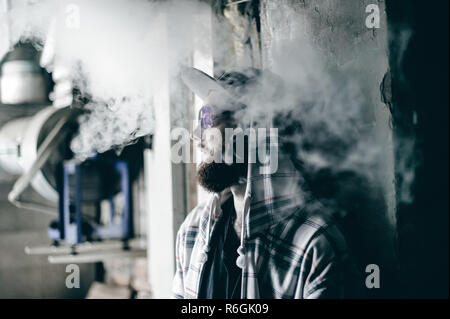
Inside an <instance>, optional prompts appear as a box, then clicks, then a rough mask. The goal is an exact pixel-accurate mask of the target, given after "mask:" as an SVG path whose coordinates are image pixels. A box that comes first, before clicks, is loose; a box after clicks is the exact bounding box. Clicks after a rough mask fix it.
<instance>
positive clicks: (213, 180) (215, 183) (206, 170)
mask: <svg viewBox="0 0 450 319" xmlns="http://www.w3.org/2000/svg"><path fill="white" fill-rule="evenodd" d="M247 166H248V164H245V163H233V164H231V165H228V164H226V163H216V162H212V163H201V164H200V165H199V167H198V170H197V177H198V182H199V184H200V185H201V186H202V187H203V188H205V189H206V190H207V191H209V192H215V193H220V192H221V191H223V190H224V189H226V188H228V187H230V186H233V185H235V184H237V183H238V182H239V179H240V178H241V177H246V176H247Z"/></svg>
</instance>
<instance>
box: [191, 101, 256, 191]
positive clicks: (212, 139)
mask: <svg viewBox="0 0 450 319" xmlns="http://www.w3.org/2000/svg"><path fill="white" fill-rule="evenodd" d="M204 105H209V106H210V107H211V110H213V122H212V127H210V128H202V127H201V124H200V123H199V124H198V126H197V127H196V128H195V131H194V134H195V135H197V136H201V139H199V140H198V142H197V147H199V148H200V150H201V156H202V157H201V163H200V165H199V167H198V170H197V177H198V181H199V183H200V185H201V186H203V187H204V188H205V189H206V190H208V191H210V192H216V193H218V192H221V191H223V190H224V189H226V188H228V187H230V186H232V185H234V184H237V183H238V181H239V179H240V178H241V177H245V176H246V174H247V164H246V163H245V162H244V163H236V160H235V158H233V163H232V164H227V163H224V161H223V156H221V155H222V154H224V153H225V128H235V127H236V124H235V120H234V118H233V115H232V114H229V113H227V112H226V106H225V105H223V104H222V105H221V102H220V101H217V99H214V98H213V97H211V96H208V98H206V99H205V100H204ZM224 112H225V113H224ZM199 122H200V121H199Z"/></svg>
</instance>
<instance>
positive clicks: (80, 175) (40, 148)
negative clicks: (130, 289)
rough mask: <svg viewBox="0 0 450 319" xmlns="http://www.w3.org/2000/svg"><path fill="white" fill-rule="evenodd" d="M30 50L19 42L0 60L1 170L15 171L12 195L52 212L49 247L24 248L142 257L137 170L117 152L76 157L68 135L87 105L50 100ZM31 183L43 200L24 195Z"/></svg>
mask: <svg viewBox="0 0 450 319" xmlns="http://www.w3.org/2000/svg"><path fill="white" fill-rule="evenodd" d="M33 50H34V48H32V47H31V46H30V45H27V44H20V45H17V46H16V47H15V49H14V50H12V51H11V52H10V53H8V54H7V55H6V57H5V58H3V59H2V61H1V63H0V84H1V85H0V118H1V121H0V169H1V170H3V171H4V172H6V173H7V174H10V175H11V176H18V179H17V180H16V182H15V184H14V186H13V188H12V190H11V192H10V193H9V194H8V199H9V201H10V202H11V203H13V204H14V205H16V206H18V207H21V208H26V209H29V210H32V211H35V212H37V213H45V214H50V215H52V216H54V220H53V222H52V223H51V225H49V228H48V230H47V233H48V236H49V239H51V241H52V245H50V246H38V247H26V248H25V252H26V253H27V254H29V255H36V254H37V255H42V254H44V255H49V261H50V262H52V263H67V262H75V261H76V262H97V261H102V260H105V259H107V258H115V257H117V256H131V257H134V256H145V241H144V240H139V239H136V238H135V236H134V235H135V234H134V230H133V203H132V187H131V184H132V182H133V180H134V179H135V178H136V172H135V171H136V169H134V171H133V169H132V167H130V161H129V158H128V159H127V158H126V156H118V155H117V154H115V153H114V152H106V153H104V154H99V155H97V156H95V157H93V158H89V159H87V160H86V161H83V162H81V161H79V160H77V159H74V158H73V154H72V152H71V151H70V148H69V144H70V140H71V138H72V137H73V135H74V134H75V133H76V132H77V128H78V126H77V117H78V116H79V115H80V114H81V113H83V112H85V111H84V110H83V108H82V107H79V106H78V107H73V105H72V104H71V103H68V104H69V105H66V106H63V107H61V106H58V107H55V106H54V105H51V102H50V101H49V99H48V96H49V92H50V91H51V90H52V87H53V84H52V83H51V80H50V77H49V75H48V73H46V72H45V70H44V69H43V68H41V67H40V65H39V63H38V60H39V57H38V54H37V52H36V51H35V50H34V51H33ZM33 52H34V53H33ZM30 91H31V92H30ZM71 101H72V100H71ZM71 101H70V102H71ZM136 152H137V153H139V150H137V148H135V150H134V153H136ZM130 153H133V152H130ZM133 164H135V163H133ZM29 187H31V188H33V189H34V190H35V191H36V192H37V193H38V194H39V195H40V196H41V197H42V200H38V201H36V200H35V201H30V200H26V199H25V198H24V196H23V194H24V192H25V190H26V189H28V188H29Z"/></svg>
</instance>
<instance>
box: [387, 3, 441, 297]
mask: <svg viewBox="0 0 450 319" xmlns="http://www.w3.org/2000/svg"><path fill="white" fill-rule="evenodd" d="M448 6H449V2H448V1H446V0H439V1H431V2H425V1H411V0H409V1H406V0H400V1H399V0H388V1H387V2H386V11H387V17H388V24H389V27H390V31H391V32H390V34H389V43H390V68H391V76H392V98H393V103H392V113H393V123H394V134H395V138H396V139H400V138H402V137H404V136H415V137H416V141H417V145H416V149H415V152H416V156H415V158H417V159H418V160H419V162H418V167H417V170H416V178H415V181H414V185H413V196H414V201H413V202H412V203H411V204H402V203H400V205H399V206H398V208H397V218H398V224H397V226H398V228H397V231H398V233H397V236H398V238H397V239H398V241H397V242H398V254H399V260H400V269H399V274H400V278H399V280H400V284H401V287H399V288H400V289H401V291H400V294H399V296H400V297H412V298H414V297H422V298H436V297H437V298H442V297H444V298H448V285H449V278H448V272H449V264H448V255H449V247H448V244H449V238H448V230H449V220H448V214H449V205H448V204H449V200H448V194H449V185H448V184H449V171H448V164H449V158H448V153H449V151H448V150H449V141H448V137H449V125H448V119H449V114H448V113H449V112H448V111H449V104H448V87H449V83H448V82H449V76H448V70H449V66H448V57H449V51H448V43H449V41H448V39H449V38H448V36H449V35H448V31H449V26H448V12H449V8H448ZM404 27H407V28H408V27H409V28H410V29H411V30H412V31H413V33H412V37H411V40H410V42H409V43H408V46H407V48H406V51H404V52H402V49H401V47H400V46H399V43H400V37H401V33H400V30H401V29H402V28H404ZM402 53H403V56H402ZM399 59H400V61H401V62H400V64H399V63H398V61H399ZM413 112H416V114H417V124H416V125H413ZM400 151H401V150H397V154H396V158H397V159H398V158H399V156H400V154H399V153H398V152H400ZM399 184H401V183H399Z"/></svg>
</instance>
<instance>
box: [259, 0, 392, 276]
mask: <svg viewBox="0 0 450 319" xmlns="http://www.w3.org/2000/svg"><path fill="white" fill-rule="evenodd" d="M372 3H375V4H377V5H378V6H379V9H380V28H378V29H369V28H367V27H366V24H365V21H366V17H367V15H368V14H367V13H366V6H367V5H369V4H372ZM260 8H261V9H260V15H261V47H262V59H263V66H264V67H265V68H269V69H271V68H273V66H274V64H275V63H276V61H274V60H273V55H274V52H276V50H278V49H279V44H280V43H282V42H283V41H285V42H286V41H291V42H292V41H295V40H296V38H302V37H303V38H306V39H308V40H309V41H311V43H312V45H313V46H314V50H317V51H316V52H318V53H320V54H321V56H324V57H325V63H326V64H328V66H331V67H334V68H337V69H341V70H345V69H347V68H349V67H350V68H353V69H357V70H359V71H358V73H357V74H356V75H353V76H356V78H355V81H357V82H358V83H360V85H361V88H362V90H363V92H364V95H365V102H364V103H365V105H364V110H365V114H366V119H365V121H366V124H367V126H368V127H371V128H370V129H371V130H372V133H371V134H373V135H374V136H375V139H376V141H377V143H378V144H379V145H381V147H382V154H383V157H382V160H381V161H382V165H381V166H382V169H381V170H379V171H378V172H377V174H378V175H379V177H378V180H379V181H380V188H381V199H380V200H379V201H378V203H376V205H373V206H372V209H370V210H366V211H361V212H360V222H361V221H362V223H363V224H364V227H366V228H367V231H365V233H364V234H363V235H364V236H365V237H366V239H365V241H366V242H367V243H368V244H367V247H361V248H360V249H361V251H363V253H364V254H365V255H366V256H365V257H364V260H366V262H368V263H370V262H373V263H376V264H379V265H380V268H381V271H382V272H383V271H384V272H385V273H389V274H390V275H391V276H392V272H393V268H395V265H396V257H395V227H396V219H395V216H396V215H395V185H394V160H393V144H392V129H391V127H390V121H391V117H390V116H391V115H390V112H389V109H388V107H387V106H386V104H384V103H383V102H382V97H381V93H380V84H381V83H382V82H383V78H384V77H385V74H386V73H387V72H388V69H389V60H388V48H387V33H388V31H387V25H386V13H385V4H384V1H375V0H363V1H354V0H342V1H334V0H315V1H311V0H286V1H276V2H274V1H269V0H262V1H261V6H260ZM344 72H345V71H344ZM361 240H362V238H361ZM369 244H370V246H369ZM385 278H386V277H385Z"/></svg>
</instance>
